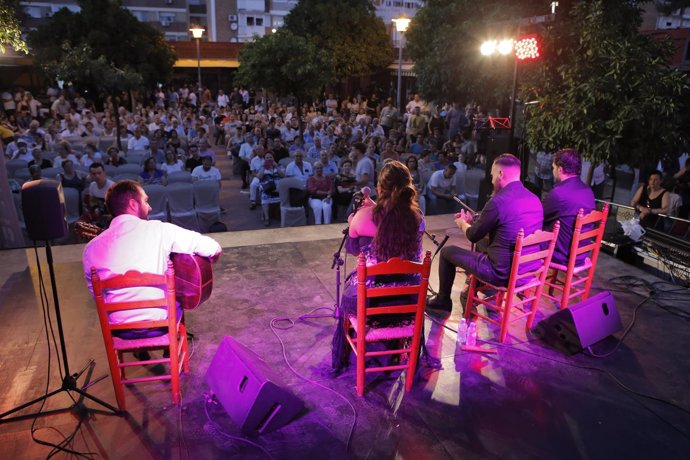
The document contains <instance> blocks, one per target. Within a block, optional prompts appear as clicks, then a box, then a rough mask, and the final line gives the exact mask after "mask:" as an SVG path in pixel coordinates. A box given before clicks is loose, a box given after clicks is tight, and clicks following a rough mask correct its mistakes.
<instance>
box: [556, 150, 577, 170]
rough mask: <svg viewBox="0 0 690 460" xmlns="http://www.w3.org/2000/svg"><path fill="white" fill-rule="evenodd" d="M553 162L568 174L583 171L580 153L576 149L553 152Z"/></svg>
mask: <svg viewBox="0 0 690 460" xmlns="http://www.w3.org/2000/svg"><path fill="white" fill-rule="evenodd" d="M553 163H554V164H555V165H556V166H560V167H561V168H563V172H564V173H566V174H568V175H579V174H580V173H581V172H582V161H581V160H580V154H578V153H577V150H575V149H561V150H559V151H558V152H556V153H554V154H553Z"/></svg>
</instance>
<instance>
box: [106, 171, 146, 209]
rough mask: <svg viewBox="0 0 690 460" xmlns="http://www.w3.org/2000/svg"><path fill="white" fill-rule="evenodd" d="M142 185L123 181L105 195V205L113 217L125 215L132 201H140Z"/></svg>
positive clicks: (131, 181)
mask: <svg viewBox="0 0 690 460" xmlns="http://www.w3.org/2000/svg"><path fill="white" fill-rule="evenodd" d="M140 190H141V185H139V183H138V182H136V181H133V180H121V181H118V182H117V183H116V184H115V185H113V186H112V187H110V189H108V191H107V192H106V194H105V204H106V206H107V207H108V210H110V213H111V214H112V216H113V217H117V216H119V215H121V214H125V213H126V211H127V207H128V206H129V200H130V199H135V200H136V199H138V198H139V193H140Z"/></svg>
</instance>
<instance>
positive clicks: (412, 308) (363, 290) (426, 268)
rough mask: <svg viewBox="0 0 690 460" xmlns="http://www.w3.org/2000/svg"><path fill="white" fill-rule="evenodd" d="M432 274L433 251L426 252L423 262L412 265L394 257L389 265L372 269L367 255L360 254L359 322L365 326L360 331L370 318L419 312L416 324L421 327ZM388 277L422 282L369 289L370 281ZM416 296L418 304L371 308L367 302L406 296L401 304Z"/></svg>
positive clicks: (381, 265) (407, 261)
mask: <svg viewBox="0 0 690 460" xmlns="http://www.w3.org/2000/svg"><path fill="white" fill-rule="evenodd" d="M430 271H431V251H426V255H425V256H424V260H423V261H422V262H412V261H410V260H403V259H399V258H397V257H394V258H392V259H389V260H388V261H387V262H380V263H378V264H376V265H372V266H369V267H367V265H366V257H365V256H364V254H360V255H359V260H358V262H357V321H358V322H361V324H360V328H359V329H358V330H361V331H363V330H365V329H364V326H365V323H366V316H367V315H382V314H405V313H407V314H409V313H415V314H416V317H415V321H416V323H415V325H417V324H420V321H422V317H423V315H424V307H425V305H426V290H427V287H428V285H429V272H430ZM386 275H410V276H413V275H417V276H418V277H419V282H418V283H417V282H412V283H411V284H409V285H402V286H390V285H388V286H382V287H376V286H367V278H370V277H373V276H386ZM412 295H417V301H416V303H401V304H394V305H386V306H376V307H367V299H372V298H382V297H385V298H390V297H392V296H396V298H397V296H403V297H401V299H403V300H401V301H404V300H407V297H406V296H412ZM420 327H421V324H420Z"/></svg>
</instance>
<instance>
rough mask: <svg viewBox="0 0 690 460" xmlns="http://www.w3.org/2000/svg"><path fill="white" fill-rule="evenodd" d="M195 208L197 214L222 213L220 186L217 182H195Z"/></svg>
mask: <svg viewBox="0 0 690 460" xmlns="http://www.w3.org/2000/svg"><path fill="white" fill-rule="evenodd" d="M193 187H194V207H195V209H196V210H197V212H199V211H201V212H215V211H220V185H218V182H217V181H215V180H199V181H196V182H194V184H193Z"/></svg>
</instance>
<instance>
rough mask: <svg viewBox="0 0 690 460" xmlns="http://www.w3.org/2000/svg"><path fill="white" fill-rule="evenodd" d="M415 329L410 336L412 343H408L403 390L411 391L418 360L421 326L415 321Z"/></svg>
mask: <svg viewBox="0 0 690 460" xmlns="http://www.w3.org/2000/svg"><path fill="white" fill-rule="evenodd" d="M414 327H415V331H414V335H413V336H412V344H411V345H410V357H409V359H408V361H407V375H406V376H405V391H406V392H410V391H412V385H413V384H414V377H415V374H416V373H417V362H418V361H419V350H420V348H421V344H422V332H421V329H422V326H421V324H417V323H415V325H414Z"/></svg>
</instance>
